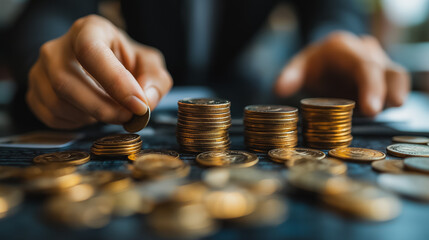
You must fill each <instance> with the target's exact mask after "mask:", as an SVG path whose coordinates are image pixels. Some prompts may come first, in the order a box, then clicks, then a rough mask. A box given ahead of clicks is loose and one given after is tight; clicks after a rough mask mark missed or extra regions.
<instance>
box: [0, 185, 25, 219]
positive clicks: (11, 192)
mask: <svg viewBox="0 0 429 240" xmlns="http://www.w3.org/2000/svg"><path fill="white" fill-rule="evenodd" d="M23 197H24V194H23V192H22V191H21V190H20V189H19V188H16V187H11V186H6V185H0V203H1V207H0V219H1V218H3V217H5V216H7V215H8V213H10V212H11V211H12V210H13V209H14V208H15V207H16V206H18V205H19V204H20V203H21V202H22V200H23Z"/></svg>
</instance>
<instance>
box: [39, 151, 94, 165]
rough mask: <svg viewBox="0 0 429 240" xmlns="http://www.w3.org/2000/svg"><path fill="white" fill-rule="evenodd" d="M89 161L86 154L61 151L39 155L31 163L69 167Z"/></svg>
mask: <svg viewBox="0 0 429 240" xmlns="http://www.w3.org/2000/svg"><path fill="white" fill-rule="evenodd" d="M89 159H90V157H89V154H88V153H87V152H82V151H63V152H54V153H46V154H42V155H39V156H37V157H35V158H34V159H33V162H34V163H37V164H51V163H62V164H70V165H81V164H84V163H87V162H88V161H89Z"/></svg>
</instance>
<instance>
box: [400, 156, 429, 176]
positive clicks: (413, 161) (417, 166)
mask: <svg viewBox="0 0 429 240" xmlns="http://www.w3.org/2000/svg"><path fill="white" fill-rule="evenodd" d="M404 165H405V168H406V169H410V170H414V171H418V172H423V173H429V158H424V157H410V158H405V159H404Z"/></svg>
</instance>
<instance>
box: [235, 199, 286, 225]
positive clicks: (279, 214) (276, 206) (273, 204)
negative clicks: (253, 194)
mask: <svg viewBox="0 0 429 240" xmlns="http://www.w3.org/2000/svg"><path fill="white" fill-rule="evenodd" d="M287 212H288V207H287V204H286V201H285V199H283V198H282V197H281V196H276V195H273V196H267V197H263V198H258V199H257V204H256V208H255V210H254V211H253V212H252V213H251V214H249V215H246V216H243V217H239V218H234V219H231V221H232V222H233V223H235V224H239V225H240V226H245V227H260V226H262V227H266V226H278V225H279V224H281V223H283V222H284V221H285V220H286V218H287Z"/></svg>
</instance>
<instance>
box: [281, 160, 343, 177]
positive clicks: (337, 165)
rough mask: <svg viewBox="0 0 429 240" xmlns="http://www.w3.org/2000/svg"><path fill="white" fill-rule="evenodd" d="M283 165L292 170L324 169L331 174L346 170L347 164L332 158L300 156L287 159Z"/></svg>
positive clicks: (338, 173) (341, 172)
mask: <svg viewBox="0 0 429 240" xmlns="http://www.w3.org/2000/svg"><path fill="white" fill-rule="evenodd" d="M285 165H286V166H287V167H288V168H291V170H293V171H307V172H308V171H325V172H329V173H331V174H333V175H340V174H344V173H346V172H347V165H346V164H345V163H343V162H341V161H339V160H336V159H333V158H322V159H315V158H300V159H296V160H294V161H287V162H285Z"/></svg>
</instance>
